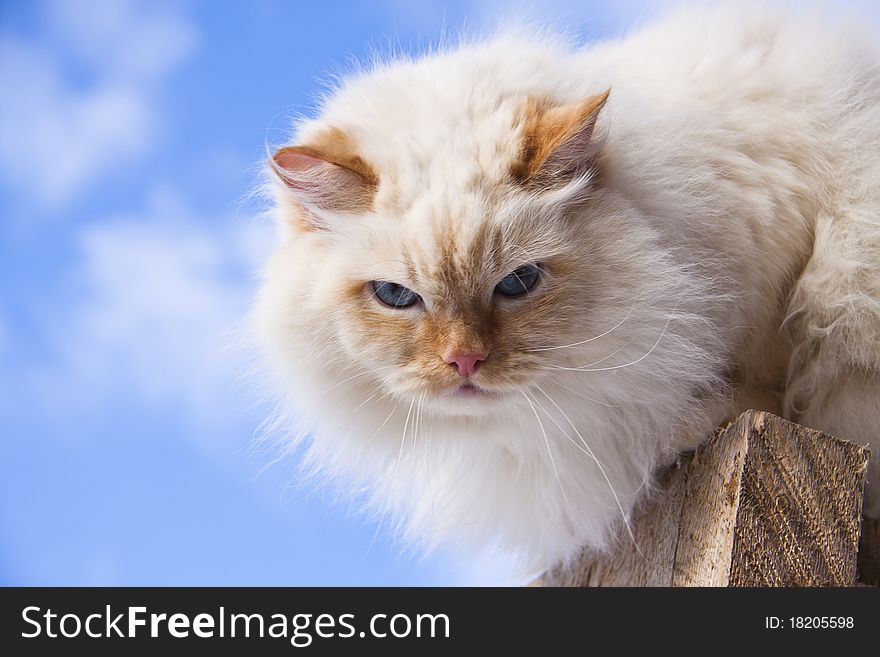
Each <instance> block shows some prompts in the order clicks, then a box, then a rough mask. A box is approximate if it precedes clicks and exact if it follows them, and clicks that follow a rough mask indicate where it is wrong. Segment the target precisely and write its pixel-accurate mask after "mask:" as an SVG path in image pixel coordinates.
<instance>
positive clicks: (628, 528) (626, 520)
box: [533, 383, 644, 556]
mask: <svg viewBox="0 0 880 657" xmlns="http://www.w3.org/2000/svg"><path fill="white" fill-rule="evenodd" d="M533 385H534V386H535V388H537V389H538V390H539V391H540V392H541V394H542V395H544V396H545V397H546V398H547V399H548V400H549V401H550V403H551V404H553V406H555V407H556V410H558V411H559V412H560V413H561V414H562V417H564V418H565V421H566V422H568V424H569V426H570V427H571V428H572V430H573V431H574V432H575V434H576V435H577V437H578V439H579V440H580V441H581V443H582V444H583V446H584V449H585V450H586V453H587V454H588V455H589V456H590V458H591V459H592V460H593V461H594V462H595V463H596V467H598V468H599V472H601V473H602V477H603V478H604V479H605V483H607V484H608V488H609V490H610V491H611V495H612V496H613V497H614V502H615V503H616V504H617V508H618V510H619V511H620V517H621V518H622V519H623V524H624V525H625V526H626V531H627V533H628V534H629V537H630V539H631V540H632V543H633V545H634V546H635V548H636V550H637V551H638V552H639V554H642V550H641V548H639V545H638V543H637V542H636V537H635V534H634V533H633V530H632V526H631V524H630V521H629V518H628V517H627V515H626V512H625V511H624V510H623V504H621V502H620V497H619V496H618V495H617V491H616V490H615V489H614V485H613V484H612V483H611V478H610V477H609V476H608V473H607V472H606V471H605V466H603V465H602V462H601V461H600V460H599V459H598V458H597V457H596V454H595V453H594V452H593V449H592V448H591V447H590V445H589V444H588V443H587V441H586V440H585V439H584V437H583V435H582V434H581V432H580V431H579V430H578V428H577V427H576V426H575V424H574V422H572V420H571V418H570V417H569V416H568V413H566V412H565V411H564V410H563V409H562V407H561V406H560V405H559V404H557V403H556V401H555V400H554V399H553V398H552V397H551V396H550V395H548V394H547V393H546V392H545V391H544V389H543V388H542V387H541V386H539V385H538V384H537V383H535V384H533ZM560 430H561V431H562V428H561V427H560ZM563 433H565V435H566V437H568V434H567V433H566V432H565V431H563ZM642 556H644V555H643V554H642Z"/></svg>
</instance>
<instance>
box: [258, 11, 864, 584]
mask: <svg viewBox="0 0 880 657" xmlns="http://www.w3.org/2000/svg"><path fill="white" fill-rule="evenodd" d="M609 90H610V92H609ZM293 143H294V144H295V145H293V146H288V147H285V148H282V149H280V150H279V151H278V152H277V153H276V154H275V156H274V158H273V160H272V162H271V164H272V167H271V169H272V173H273V176H272V178H273V180H272V182H271V186H272V189H273V192H274V198H275V210H274V212H275V214H276V215H277V219H278V223H279V225H280V227H281V235H282V240H281V244H280V246H279V248H278V250H277V252H276V253H275V254H274V256H273V257H272V259H271V262H270V263H269V265H268V268H267V270H266V278H265V284H264V287H263V289H262V293H261V295H260V298H259V301H258V304H257V307H256V318H257V320H258V324H259V328H260V332H261V335H262V337H263V338H264V339H265V342H266V344H267V345H268V346H269V350H270V354H271V358H272V360H273V363H274V364H275V365H276V366H277V367H278V368H279V369H280V371H281V372H282V374H283V375H284V378H285V382H286V385H287V386H289V387H290V390H291V391H292V398H293V400H294V403H295V416H296V419H297V421H298V423H299V426H298V433H299V435H300V436H302V437H304V438H305V437H306V436H308V438H307V444H308V455H309V459H310V460H311V461H312V462H313V463H315V464H317V465H318V466H319V467H321V468H323V469H325V471H327V472H329V473H332V474H334V475H342V476H345V477H348V478H350V480H351V484H350V485H352V486H354V487H357V488H358V489H359V490H366V491H368V494H369V496H370V499H371V500H372V503H373V504H374V505H375V508H376V509H378V510H380V511H381V512H383V513H388V514H390V515H391V517H394V518H396V519H398V520H399V523H400V528H401V530H402V532H403V533H404V534H405V536H406V537H408V538H413V539H416V540H418V541H420V542H422V543H423V544H425V545H426V546H427V547H432V546H434V545H436V543H437V542H439V541H441V540H445V539H452V540H459V541H464V542H467V543H469V544H473V545H476V546H483V545H490V544H497V543H500V544H501V545H502V546H503V547H504V548H506V549H508V550H510V551H511V552H512V553H513V554H515V555H517V556H518V557H519V558H520V559H521V563H522V565H523V568H524V569H525V570H528V571H530V572H535V571H537V570H540V569H542V568H545V567H548V566H550V565H553V564H555V563H557V562H559V561H560V560H562V561H564V560H566V559H568V558H570V557H572V556H574V555H576V553H577V552H578V550H579V548H580V547H581V546H589V547H592V548H597V549H601V548H603V547H604V546H607V545H608V544H609V541H611V540H613V539H614V538H615V537H616V536H618V535H619V533H620V530H621V528H622V527H624V526H625V520H626V518H628V516H629V515H630V513H631V511H632V509H633V506H634V505H635V504H636V503H638V502H639V500H640V499H642V498H643V497H645V496H646V495H649V494H650V491H651V488H652V474H653V473H654V472H655V470H656V469H657V468H658V466H661V465H663V464H665V463H668V462H670V461H672V460H674V459H675V458H676V455H677V454H678V453H680V452H681V451H682V450H687V449H691V448H693V447H695V446H696V445H697V444H699V443H700V442H701V441H703V440H705V439H706V438H707V437H708V436H709V435H710V433H711V431H712V429H713V428H714V427H716V426H717V425H719V424H721V423H723V422H724V421H725V420H726V419H728V418H731V417H733V416H735V415H736V414H737V413H739V412H740V411H741V410H744V409H746V408H760V409H764V410H769V411H773V412H776V413H780V414H783V415H784V416H786V417H788V418H791V419H793V420H796V421H797V422H800V423H802V424H806V425H808V426H812V427H816V428H819V429H822V430H825V431H828V432H830V433H833V434H835V435H838V436H841V437H844V438H848V439H851V440H854V441H857V442H862V443H865V442H870V443H871V444H872V446H873V448H874V451H875V453H876V452H877V451H880V439H878V435H880V374H878V373H880V35H878V34H877V32H876V31H875V32H871V30H870V29H869V28H867V27H865V28H855V27H852V26H845V25H843V24H842V23H841V24H837V23H835V22H834V21H829V20H827V19H826V18H823V17H821V16H812V15H810V16H807V15H797V14H793V13H788V12H785V11H782V10H771V9H767V8H751V9H743V8H736V7H727V8H722V9H712V10H689V11H686V12H681V13H676V14H673V15H671V16H669V17H668V18H666V19H664V20H662V21H660V22H658V23H656V24H654V25H652V26H649V27H647V28H644V29H640V30H638V31H637V32H635V33H634V34H632V35H631V36H628V37H626V38H624V39H622V40H616V41H611V42H608V43H601V44H598V45H593V46H590V47H588V48H584V49H570V48H568V47H567V46H565V45H564V44H563V43H562V42H560V41H558V40H554V39H552V38H532V37H523V36H512V35H505V36H500V37H498V38H495V39H493V40H490V41H487V42H483V43H475V44H466V45H463V46H460V47H458V48H455V49H451V50H447V51H442V52H437V53H434V54H431V55H428V56H426V57H424V58H422V59H418V60H414V61H411V60H394V61H390V62H387V63H385V64H382V65H378V66H377V67H376V68H375V70H373V71H371V72H369V73H362V74H358V75H355V76H353V77H351V78H350V79H348V80H345V81H344V82H343V83H342V84H341V85H340V87H339V88H338V90H336V91H335V92H334V93H333V94H332V95H331V96H330V97H329V98H328V99H327V100H326V102H325V104H324V106H323V107H322V108H321V111H320V115H319V117H318V118H316V119H314V120H309V121H304V122H302V123H301V124H300V125H299V126H298V130H297V134H296V138H295V140H294V142H293ZM877 463H878V460H877V459H875V460H873V461H872V465H871V467H870V470H869V480H870V481H869V488H870V490H869V493H868V498H867V502H866V512H867V513H869V514H873V515H877V514H878V513H880V486H878V484H880V468H878V466H877Z"/></svg>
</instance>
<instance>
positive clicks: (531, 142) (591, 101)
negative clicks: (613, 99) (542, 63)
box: [511, 89, 611, 186]
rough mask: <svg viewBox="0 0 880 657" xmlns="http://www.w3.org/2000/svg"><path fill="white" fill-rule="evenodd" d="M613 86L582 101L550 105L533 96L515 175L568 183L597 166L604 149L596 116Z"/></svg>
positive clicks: (546, 182)
mask: <svg viewBox="0 0 880 657" xmlns="http://www.w3.org/2000/svg"><path fill="white" fill-rule="evenodd" d="M610 93H611V90H610V89H609V90H608V91H605V92H604V93H601V94H598V95H595V96H590V97H588V98H586V99H584V100H582V101H581V102H578V103H570V104H566V105H555V106H553V105H551V106H548V103H547V101H546V100H541V99H536V98H532V97H530V98H529V99H528V100H527V102H526V105H525V109H524V112H525V119H524V121H523V128H522V137H521V139H522V148H521V149H520V157H519V158H518V160H517V161H516V162H514V163H513V166H512V167H511V174H512V176H513V178H514V179H515V180H517V181H519V182H521V183H528V184H530V185H541V186H543V185H555V184H564V183H567V182H570V181H571V180H573V179H575V178H577V177H579V176H582V175H584V174H585V173H587V172H588V171H589V170H591V169H592V168H593V167H594V166H595V159H596V156H597V155H598V154H599V152H600V151H601V150H602V140H601V139H599V138H597V136H596V131H595V128H596V120H597V119H598V118H599V113H600V112H601V111H602V108H603V107H605V103H606V102H607V101H608V96H609V95H610Z"/></svg>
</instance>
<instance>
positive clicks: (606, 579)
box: [536, 411, 876, 586]
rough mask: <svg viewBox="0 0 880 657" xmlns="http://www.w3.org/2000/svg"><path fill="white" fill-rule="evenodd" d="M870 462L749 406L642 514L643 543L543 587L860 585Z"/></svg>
mask: <svg viewBox="0 0 880 657" xmlns="http://www.w3.org/2000/svg"><path fill="white" fill-rule="evenodd" d="M868 456H869V454H868V451H867V449H866V448H864V447H860V446H858V445H854V444H852V443H848V442H845V441H842V440H838V439H836V438H834V437H832V436H829V435H827V434H823V433H821V432H818V431H813V430H811V429H807V428H805V427H801V426H798V425H795V424H792V423H790V422H787V421H785V420H783V419H782V418H778V417H776V416H774V415H771V414H769V413H764V412H760V411H749V412H747V413H744V414H743V415H741V416H740V417H739V418H737V420H736V421H734V422H733V423H731V424H730V425H729V426H728V427H727V428H725V429H724V430H723V431H721V432H720V433H719V435H718V436H717V437H716V438H715V439H713V440H712V441H710V442H709V443H708V444H707V445H705V446H703V447H702V448H700V449H699V450H698V451H697V453H696V454H695V455H693V456H692V457H691V456H686V457H684V458H683V459H682V461H681V463H680V464H679V465H678V466H676V467H675V468H672V469H670V470H668V471H667V472H666V473H664V474H663V476H662V477H661V478H660V485H659V488H660V493H659V495H657V496H656V497H653V498H652V499H651V500H650V501H649V502H648V503H646V504H644V505H642V507H640V508H639V509H638V510H637V512H636V514H635V515H634V518H633V521H632V529H633V534H634V536H635V543H633V541H632V540H631V539H630V538H629V536H628V535H627V534H625V533H624V534H623V536H622V538H621V540H620V543H619V544H618V546H617V548H616V550H615V551H614V552H613V553H611V554H601V555H597V554H594V553H593V554H591V553H584V554H583V555H582V557H581V559H580V560H578V561H577V563H574V564H572V565H570V566H568V567H565V568H557V569H555V570H553V571H551V572H549V573H547V574H546V575H545V576H544V577H542V578H541V580H539V582H536V583H538V584H540V585H545V586H670V585H672V586H828V585H834V586H849V585H853V584H854V583H855V581H856V576H857V564H858V543H859V530H860V516H861V502H862V494H863V491H864V481H865V474H866V471H867V462H868ZM874 544H876V542H875V543H874ZM870 563H875V562H872V561H870V562H869V561H866V560H865V558H863V565H862V569H863V571H864V570H865V569H866V568H870V567H873V566H870V565H866V564H870ZM875 576H876V575H875Z"/></svg>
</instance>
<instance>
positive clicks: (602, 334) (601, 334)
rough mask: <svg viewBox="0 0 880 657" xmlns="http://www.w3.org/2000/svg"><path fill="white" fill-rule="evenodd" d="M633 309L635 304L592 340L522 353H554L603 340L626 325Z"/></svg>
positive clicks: (537, 348)
mask: <svg viewBox="0 0 880 657" xmlns="http://www.w3.org/2000/svg"><path fill="white" fill-rule="evenodd" d="M634 309H635V304H633V305H632V306H631V307H630V309H629V311H627V313H626V315H624V317H623V319H622V320H620V321H619V322H617V324H615V325H614V326H612V327H611V328H610V329H608V330H607V331H605V332H604V333H600V334H599V335H595V336H593V337H592V338H588V339H587V340H581V341H580V342H572V343H570V344H560V345H556V346H553V347H536V348H534V349H524V350H523V351H528V352H537V351H554V350H556V349H568V348H569V347H578V346H580V345H582V344H587V343H589V342H593V341H595V340H598V339H599V338H604V337H605V336H606V335H609V334H611V333H613V332H614V331H616V330H617V329H619V328H620V327H621V326H623V325H624V324H625V323H626V320H628V319H629V318H630V316H631V315H632V312H633V310H634Z"/></svg>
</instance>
